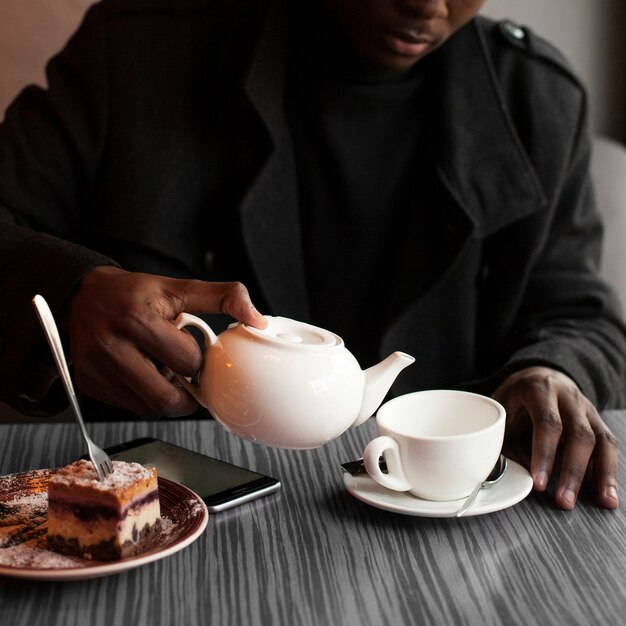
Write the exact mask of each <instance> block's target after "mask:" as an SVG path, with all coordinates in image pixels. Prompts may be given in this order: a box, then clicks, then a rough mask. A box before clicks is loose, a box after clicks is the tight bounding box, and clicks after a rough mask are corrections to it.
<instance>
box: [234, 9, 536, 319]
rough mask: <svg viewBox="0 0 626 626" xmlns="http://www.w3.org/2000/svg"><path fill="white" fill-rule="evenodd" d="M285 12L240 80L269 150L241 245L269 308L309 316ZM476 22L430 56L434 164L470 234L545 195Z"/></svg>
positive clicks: (526, 209) (246, 207)
mask: <svg viewBox="0 0 626 626" xmlns="http://www.w3.org/2000/svg"><path fill="white" fill-rule="evenodd" d="M277 4H280V3H277ZM285 20H286V16H285V12H284V11H281V10H280V9H275V10H274V11H273V13H272V15H271V16H270V19H269V21H268V27H267V29H266V31H265V34H264V36H263V38H262V39H261V41H260V43H259V46H258V48H257V51H256V55H255V57H254V59H253V62H252V64H251V66H250V70H249V73H248V75H247V79H246V82H245V85H244V89H245V93H246V95H247V97H248V99H249V101H250V103H251V104H252V105H253V107H254V108H255V110H256V112H257V113H258V115H259V118H260V120H261V121H262V123H263V124H264V125H265V128H266V130H267V132H268V135H269V138H270V141H271V145H272V151H271V154H270V156H269V158H268V160H267V161H266V163H265V164H264V166H263V168H262V169H261V170H260V172H259V174H258V175H257V177H256V179H255V180H254V181H253V183H252V185H251V186H250V188H249V189H248V192H247V193H246V195H245V196H244V199H243V201H242V204H241V220H242V227H243V234H244V241H245V245H246V248H247V251H248V254H249V256H250V259H251V262H252V266H253V268H254V271H255V273H256V276H257V279H258V283H259V285H260V286H261V289H262V291H263V293H264V296H265V298H266V300H267V302H268V304H269V305H270V308H271V309H272V310H274V311H276V312H279V313H280V314H282V315H286V316H290V317H294V318H296V319H303V320H305V319H308V317H309V304H308V300H307V295H306V275H305V268H304V260H303V258H304V257H303V248H302V233H301V223H300V214H299V206H298V190H297V178H296V168H295V162H294V156H293V149H292V145H291V140H290V137H289V132H288V127H287V121H286V119H285V114H284V108H283V97H284V89H285V79H286V71H287V68H286V64H287V54H286V49H287V41H286V38H287V29H286V24H285ZM481 24H482V22H481V21H480V19H478V20H475V21H474V22H472V23H470V24H468V25H467V26H466V27H464V28H463V29H461V31H459V32H458V33H457V34H456V35H455V36H454V37H453V38H452V39H451V40H450V41H449V42H447V44H446V45H445V46H444V47H443V48H442V49H441V50H439V51H438V52H436V53H435V55H434V56H435V59H433V62H434V63H433V64H434V68H433V70H434V71H435V72H436V80H437V81H438V87H439V88H440V89H439V93H440V100H439V101H438V103H437V108H438V110H439V112H440V115H439V133H438V137H437V141H438V147H437V150H436V161H437V172H438V175H439V177H440V179H441V181H442V183H443V185H444V186H445V187H446V188H447V190H448V192H449V193H450V195H451V196H452V197H453V198H454V199H455V201H456V203H457V205H458V210H459V211H460V212H461V213H462V214H463V215H465V216H466V218H467V219H468V220H469V230H468V231H467V235H468V236H470V235H471V234H472V233H473V234H474V235H475V236H478V237H484V236H487V235H489V234H490V233H493V232H495V231H496V230H498V229H500V228H503V227H504V226H506V225H507V224H510V223H513V222H515V221H517V220H518V219H521V218H523V217H524V216H526V215H529V214H530V213H532V212H534V211H536V210H538V209H540V208H541V207H542V206H544V205H545V203H546V197H545V194H544V192H543V190H542V188H541V184H540V182H539V179H538V177H537V174H536V172H535V171H534V169H533V167H532V164H531V163H530V160H529V158H528V156H527V154H526V152H525V150H524V147H523V145H522V144H521V142H520V140H519V138H518V136H517V133H516V131H515V128H514V126H513V123H512V121H511V119H510V117H509V116H508V114H507V112H506V105H505V102H504V99H503V96H502V94H501V92H500V90H499V88H498V84H497V78H496V76H495V72H494V69H493V65H492V63H491V60H490V55H489V51H488V49H487V45H486V42H485V41H484V35H483V32H482V25H481ZM468 59H473V61H472V62H468V61H467V60H468ZM476 59H479V61H476ZM450 120H452V121H450ZM496 172H497V178H495V173H496ZM462 247H463V246H461V248H462ZM461 248H459V249H458V252H460V250H461ZM453 260H454V259H453V258H451V259H450V263H453ZM422 295H426V294H422Z"/></svg>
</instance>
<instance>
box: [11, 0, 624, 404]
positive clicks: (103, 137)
mask: <svg viewBox="0 0 626 626" xmlns="http://www.w3.org/2000/svg"><path fill="white" fill-rule="evenodd" d="M266 4H268V3H266V2H262V1H261V0H245V1H244V0H238V1H237V2H233V1H232V0H219V1H218V0H124V1H121V0H119V1H118V0H108V1H107V0H105V2H102V3H100V4H98V5H96V6H95V7H93V8H92V9H91V10H90V11H89V13H88V15H87V17H86V19H85V22H84V24H83V25H82V26H81V28H80V29H79V31H78V32H77V34H76V35H75V36H74V37H73V39H72V40H71V41H70V43H69V44H68V46H67V47H66V48H65V50H64V51H63V52H62V53H61V54H60V55H59V56H57V57H56V58H55V59H54V60H53V61H52V62H51V63H50V65H49V67H48V76H49V83H50V88H49V91H43V90H41V89H38V88H34V87H33V88H29V89H27V90H26V91H25V92H24V93H22V95H21V96H20V97H19V98H18V100H17V101H16V102H15V104H14V105H13V106H12V107H11V108H10V109H9V110H8V112H7V115H6V121H5V123H4V124H3V125H2V126H1V127H0V220H1V221H2V225H1V227H0V228H1V232H0V272H1V274H0V280H1V282H0V288H1V289H2V293H3V297H2V305H1V310H0V334H1V336H0V340H1V345H0V391H1V394H0V399H2V400H4V401H5V402H9V403H10V404H12V405H14V406H18V405H19V404H20V403H21V406H22V409H23V410H27V411H34V410H36V407H35V405H34V404H33V403H32V402H31V400H32V399H33V398H35V396H38V395H41V388H38V384H39V383H40V382H41V381H42V380H43V377H42V376H41V374H42V371H43V370H42V369H41V364H42V363H43V361H42V355H45V354H46V350H47V348H46V346H45V344H44V343H43V336H42V334H41V331H40V330H39V328H38V326H37V322H36V318H35V316H34V314H33V311H32V307H31V304H30V299H31V297H32V295H33V294H35V293H42V294H43V295H44V296H45V297H46V298H47V299H48V300H49V302H50V303H51V305H52V307H53V310H54V309H56V310H59V309H60V307H62V306H63V303H64V302H65V300H66V298H67V297H68V295H69V294H70V293H71V290H72V289H73V288H74V287H75V285H76V284H77V282H78V281H79V280H80V278H81V276H83V275H84V274H85V272H87V271H88V270H89V269H90V268H92V267H93V266H94V265H97V264H101V263H112V262H116V263H119V264H120V265H121V266H123V267H125V268H127V269H130V270H143V271H150V272H156V273H162V274H168V275H173V276H197V277H200V278H205V279H237V280H242V281H243V282H244V283H246V284H247V286H248V287H249V288H250V291H251V293H252V296H253V299H254V300H255V303H257V305H258V307H259V308H260V309H261V310H262V311H263V312H267V313H271V314H278V315H284V316H287V317H293V318H296V319H301V320H308V319H309V311H308V302H307V293H306V290H305V281H304V265H303V254H302V249H301V233H300V221H299V216H298V196H297V182H296V176H295V171H294V167H295V166H294V162H293V155H292V146H291V143H290V137H289V133H288V130H287V126H286V122H285V119H284V112H283V106H282V96H283V87H284V79H285V63H286V58H287V52H286V43H285V20H284V16H283V15H282V13H281V11H280V9H278V10H277V11H275V10H274V9H273V8H269V9H268V8H267V7H266V6H265V5H266ZM512 32H514V31H513V29H510V28H507V26H506V24H495V23H492V22H490V21H488V20H486V19H482V18H478V19H476V20H474V21H472V22H470V23H469V24H468V25H467V26H465V27H464V28H463V29H461V30H460V31H459V32H458V33H457V34H456V35H454V36H453V37H452V38H451V39H450V40H449V41H448V42H447V43H446V44H445V45H444V46H443V47H442V48H441V49H440V50H439V51H437V52H435V53H434V55H435V56H434V57H433V60H432V62H433V63H436V64H437V68H438V70H437V71H438V76H439V78H438V89H437V93H436V98H437V107H436V108H437V110H438V111H439V116H438V118H437V119H436V120H434V121H433V123H434V124H437V145H436V146H432V147H431V149H432V151H433V155H434V156H433V158H434V159H435V160H436V171H437V181H435V182H436V184H434V185H433V190H435V191H433V192H432V197H431V198H430V202H431V204H432V206H433V210H436V211H439V212H440V213H439V215H440V216H441V219H440V222H441V224H442V227H441V228H440V229H438V230H437V232H433V233H432V236H433V238H435V240H436V241H440V242H441V246H442V247H443V248H444V249H445V251H446V255H447V257H446V258H447V261H446V263H445V266H444V267H443V269H442V271H441V272H440V273H439V274H438V275H436V276H433V277H432V281H431V283H430V284H429V285H428V287H427V288H426V289H425V290H423V291H422V292H421V293H418V294H416V295H415V297H414V298H412V299H411V301H410V302H408V303H406V305H405V306H404V307H403V309H402V310H401V311H400V312H399V313H398V315H397V317H396V318H395V320H394V321H393V323H391V324H390V325H389V327H388V328H387V331H386V332H385V333H384V334H383V335H382V336H380V337H372V342H375V343H376V344H377V345H378V349H379V353H380V355H381V356H384V355H386V354H387V353H389V352H391V351H392V350H396V349H400V350H403V351H405V352H409V353H411V354H413V355H414V356H415V357H416V363H415V365H413V366H412V367H411V368H408V369H407V370H405V371H404V372H403V373H402V375H401V376H400V378H399V379H398V381H397V383H396V385H395V389H394V391H395V392H396V393H398V392H406V391H409V390H416V389H421V388H434V387H459V386H461V387H469V388H472V389H475V390H479V391H484V392H489V391H491V390H493V388H494V385H495V384H497V382H498V381H499V380H501V378H502V377H503V376H504V375H505V374H506V373H508V372H511V371H513V370H515V369H519V368H520V367H523V366H526V365H529V364H538V363H539V364H546V365H549V366H551V367H554V368H556V369H559V370H562V371H564V372H566V373H568V374H569V375H570V376H571V377H572V378H574V379H575V380H576V381H577V382H578V384H579V385H580V387H581V388H582V389H583V391H584V392H585V393H586V394H587V395H588V397H589V398H590V399H591V400H592V401H593V402H595V403H596V404H597V405H598V406H600V407H606V406H614V405H616V404H620V403H622V402H623V397H622V396H623V392H624V389H625V383H624V365H625V361H626V339H625V333H624V328H623V327H622V325H621V321H620V320H621V312H620V310H619V306H618V304H617V302H616V299H615V297H614V295H613V293H612V292H611V290H610V289H609V288H607V286H606V285H605V284H603V283H602V282H601V280H600V279H599V278H598V277H597V275H596V274H595V269H596V266H597V262H598V258H599V253H600V245H601V225H600V222H599V217H598V214H597V212H596V209H595V206H594V199H593V193H592V188H591V184H590V179H589V151H590V141H589V136H588V131H587V128H586V113H587V111H586V106H587V105H586V99H585V94H584V90H583V89H582V87H581V85H580V84H579V82H578V81H577V79H576V78H575V77H574V76H573V74H572V73H571V71H570V70H569V69H568V67H567V65H566V64H565V62H564V61H563V60H562V58H561V57H560V55H559V54H558V53H557V52H555V51H554V50H553V49H552V48H551V47H550V46H549V45H548V44H547V43H545V42H544V41H543V40H541V39H539V38H537V37H536V36H534V35H533V34H532V33H531V32H529V31H525V32H524V36H523V37H522V38H520V39H518V38H516V37H515V36H513V34H512ZM400 228H402V225H401V226H400ZM52 235H54V236H52ZM392 279H393V280H396V281H397V282H398V283H400V282H401V281H410V280H411V276H402V277H393V278H392ZM372 305H373V306H376V302H375V298H373V301H372ZM331 330H332V329H331ZM348 347H349V348H350V346H348ZM357 356H358V355H357ZM29 398H30V399H29Z"/></svg>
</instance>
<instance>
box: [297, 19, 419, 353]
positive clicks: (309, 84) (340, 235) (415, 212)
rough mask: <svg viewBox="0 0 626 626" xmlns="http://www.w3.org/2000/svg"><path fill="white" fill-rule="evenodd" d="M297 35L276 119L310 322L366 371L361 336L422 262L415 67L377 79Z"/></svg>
mask: <svg viewBox="0 0 626 626" xmlns="http://www.w3.org/2000/svg"><path fill="white" fill-rule="evenodd" d="M299 35H300V37H299V39H298V41H297V42H296V43H295V44H294V46H293V49H294V52H293V54H292V57H291V65H290V71H289V78H288V85H287V91H286V110H287V116H288V123H289V128H290V132H291V136H292V139H293V145H294V152H295V159H296V169H297V176H298V188H299V202H300V211H301V221H302V232H303V247H304V252H305V265H306V276H307V282H308V284H307V288H308V293H309V299H310V306H311V313H312V320H313V322H314V323H315V324H318V325H320V326H323V327H325V328H328V329H329V330H331V331H333V332H336V333H337V334H339V335H340V336H342V337H343V339H344V340H345V342H346V345H347V346H348V348H349V349H351V350H352V351H353V352H354V353H355V354H356V355H357V358H359V360H360V361H361V365H362V366H366V365H369V364H371V362H374V361H377V360H378V359H379V355H378V354H376V353H375V352H376V348H377V345H376V344H377V342H376V341H373V340H372V338H373V337H377V336H379V335H380V333H381V332H382V331H383V329H384V327H385V326H386V325H387V324H388V322H389V321H390V317H391V316H392V315H394V313H396V312H397V308H398V306H399V305H401V304H402V302H401V300H402V297H400V298H399V295H398V294H400V293H401V294H406V292H407V290H408V291H411V292H412V293H414V291H415V290H416V289H419V285H420V284H421V280H420V277H419V276H418V275H416V274H419V272H420V267H425V265H427V263H426V264H424V263H420V259H421V258H424V259H426V258H427V257H428V254H429V251H428V239H429V237H428V233H427V232H424V228H422V225H424V221H423V220H422V219H421V217H420V214H421V212H422V211H423V210H424V208H425V207H424V206H423V204H422V197H423V190H422V187H423V181H424V179H425V177H428V176H429V174H428V171H429V159H428V151H427V150H424V149H423V148H424V145H425V144H424V141H425V140H424V137H425V136H426V134H427V128H426V125H425V122H424V117H423V116H424V111H425V110H426V109H425V102H426V100H427V99H426V98H425V97H424V90H425V88H426V84H425V80H426V79H425V76H424V71H423V69H422V68H421V67H420V65H421V64H418V65H417V66H416V67H415V68H413V70H411V71H410V72H409V73H406V74H403V75H397V74H393V75H390V74H381V73H380V72H373V71H371V70H368V68H364V67H363V66H362V65H358V64H355V63H354V59H353V58H350V57H349V53H346V51H345V50H343V49H341V47H339V46H332V45H330V44H329V45H327V47H326V48H325V49H322V50H320V47H319V46H317V47H316V48H314V47H312V46H309V45H308V44H307V41H310V39H308V38H307V36H302V31H299ZM308 35H309V36H311V35H312V33H311V32H309V33H308ZM326 36H327V35H326ZM317 40H318V41H319V39H317ZM407 249H408V250H409V251H410V252H409V254H408V258H407ZM398 282H402V283H403V286H402V288H398ZM363 360H365V361H366V362H365V363H364V362H363Z"/></svg>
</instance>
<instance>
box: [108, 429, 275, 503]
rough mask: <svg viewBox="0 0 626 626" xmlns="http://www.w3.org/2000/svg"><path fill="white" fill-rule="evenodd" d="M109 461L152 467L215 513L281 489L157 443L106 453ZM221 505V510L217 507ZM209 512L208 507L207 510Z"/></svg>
mask: <svg viewBox="0 0 626 626" xmlns="http://www.w3.org/2000/svg"><path fill="white" fill-rule="evenodd" d="M107 452H108V453H109V455H110V456H111V458H112V459H116V460H120V461H135V462H136V463H141V465H152V466H154V467H155V468H156V470H157V474H158V475H159V476H163V477H165V478H168V479H169V480H173V481H174V482H177V483H181V484H183V485H185V486H187V487H189V489H191V490H192V491H195V492H196V493H197V494H198V495H199V496H200V497H201V498H202V499H203V500H204V501H205V502H206V503H207V505H215V506H216V507H218V508H216V510H222V509H224V508H230V507H229V506H223V505H225V504H226V503H231V502H232V503H233V504H231V506H232V505H234V504H238V503H240V502H245V501H247V500H250V499H252V498H253V497H254V495H253V494H255V493H258V495H263V494H264V493H268V492H270V491H273V490H275V489H277V488H278V487H280V482H279V481H278V480H277V479H275V478H271V477H270V476H265V475H264V474H260V473H258V472H253V471H252V470H249V469H246V468H244V467H239V466H237V465H233V464H232V463H227V462H225V461H220V460H218V459H214V458H212V457H209V456H206V455H205V454H200V453H199V452H194V451H193V450H188V449H187V448H182V447H180V446H176V445H174V444H171V443H168V442H165V441H161V440H160V439H153V438H143V439H136V440H134V441H129V442H127V443H123V444H120V445H118V446H113V447H111V448H108V449H107ZM220 505H222V506H220ZM209 510H211V509H210V507H209Z"/></svg>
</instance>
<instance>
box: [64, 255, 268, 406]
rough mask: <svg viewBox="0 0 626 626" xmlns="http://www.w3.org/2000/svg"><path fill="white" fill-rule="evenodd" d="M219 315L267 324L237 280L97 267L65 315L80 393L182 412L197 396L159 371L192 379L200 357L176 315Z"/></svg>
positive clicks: (122, 403)
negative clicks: (215, 280)
mask: <svg viewBox="0 0 626 626" xmlns="http://www.w3.org/2000/svg"><path fill="white" fill-rule="evenodd" d="M184 311H186V312H188V313H194V314H196V315H202V314H205V313H225V314H227V315H230V316H231V317H233V318H235V319H236V320H237V321H239V322H243V323H245V324H249V325H251V326H255V327H257V328H265V327H266V326H267V321H266V320H265V318H264V317H263V316H262V315H261V314H260V313H259V312H258V311H257V310H256V309H255V308H254V306H253V304H252V301H251V300H250V296H249V294H248V291H247V289H246V288H245V287H244V286H243V285H242V284H241V283H236V282H228V283H226V282H225V283H210V282H203V281H199V280H178V279H174V278H165V277H163V276H155V275H151V274H141V273H134V272H126V271H124V270H121V269H118V268H114V267H105V266H102V267H97V268H95V269H94V270H92V271H91V272H90V273H89V274H88V275H87V276H86V277H85V278H84V279H83V280H82V282H81V284H80V287H79V289H78V291H77V292H76V294H75V295H74V297H73V299H72V301H71V304H70V307H69V312H68V318H66V320H65V322H66V323H65V328H66V330H67V331H68V333H69V336H70V346H71V354H72V360H73V364H74V376H75V379H76V383H77V386H78V388H79V390H80V391H81V392H82V393H85V394H87V395H88V396H91V397H92V398H95V399H97V400H100V401H102V402H105V403H107V404H111V405H114V406H118V407H123V408H126V409H129V410H131V411H133V412H134V413H136V414H137V415H166V416H178V415H188V414H189V413H191V412H193V411H194V410H195V409H196V408H197V403H196V401H195V400H194V399H193V398H192V397H191V396H190V395H189V394H188V393H187V392H186V391H185V390H184V389H182V388H181V387H180V386H179V385H177V384H176V383H175V379H174V381H170V380H168V378H166V377H165V376H163V375H162V374H161V373H160V369H169V370H171V371H172V372H175V373H176V374H180V375H182V376H194V375H195V374H196V373H197V372H198V370H199V369H200V365H201V363H202V354H201V352H200V348H199V346H198V344H197V343H196V341H195V340H194V339H193V337H192V336H191V335H189V334H188V333H187V332H184V331H181V330H179V329H178V328H176V325H175V324H174V320H175V319H176V318H177V317H178V315H179V314H180V313H182V312H184Z"/></svg>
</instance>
